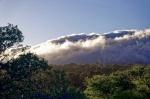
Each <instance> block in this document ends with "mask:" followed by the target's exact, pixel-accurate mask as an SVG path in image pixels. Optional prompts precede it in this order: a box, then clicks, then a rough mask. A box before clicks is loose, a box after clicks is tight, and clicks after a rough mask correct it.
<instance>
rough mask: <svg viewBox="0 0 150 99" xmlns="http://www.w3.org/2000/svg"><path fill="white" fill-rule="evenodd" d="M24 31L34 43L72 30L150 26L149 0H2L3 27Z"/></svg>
mask: <svg viewBox="0 0 150 99" xmlns="http://www.w3.org/2000/svg"><path fill="white" fill-rule="evenodd" d="M7 23H12V24H15V25H18V26H19V28H20V29H21V30H22V32H23V34H24V36H25V41H24V44H28V45H34V44H38V43H41V42H44V41H46V40H49V39H52V38H56V37H58V36H62V35H67V34H72V33H83V32H84V33H90V32H98V33H102V32H109V31H113V30H116V29H144V28H149V27H150V0H0V26H3V25H6V24H7Z"/></svg>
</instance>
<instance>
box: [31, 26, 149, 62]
mask: <svg viewBox="0 0 150 99" xmlns="http://www.w3.org/2000/svg"><path fill="white" fill-rule="evenodd" d="M29 51H30V52H33V53H36V54H37V55H39V56H41V57H44V58H45V59H46V60H48V62H49V63H50V64H66V63H79V64H81V63H95V62H100V63H103V64H150V29H145V30H116V31H113V32H109V33H91V34H85V33H81V34H72V35H68V36H62V37H59V38H57V39H52V40H48V41H46V42H44V43H41V44H38V45H36V46H32V47H31V48H30V49H29Z"/></svg>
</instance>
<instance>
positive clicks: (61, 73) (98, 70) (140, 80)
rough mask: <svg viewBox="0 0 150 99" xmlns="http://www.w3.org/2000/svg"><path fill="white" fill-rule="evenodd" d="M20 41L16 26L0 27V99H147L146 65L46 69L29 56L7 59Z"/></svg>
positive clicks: (44, 63) (39, 60)
mask: <svg viewBox="0 0 150 99" xmlns="http://www.w3.org/2000/svg"><path fill="white" fill-rule="evenodd" d="M22 41H23V35H22V32H21V31H20V30H19V29H18V27H17V26H13V25H11V24H9V25H8V26H4V27H0V59H1V60H0V99H120V98H123V99H150V67H149V66H148V65H102V64H100V63H95V64H80V65H79V64H78V65H77V64H73V63H72V64H66V65H59V66H58V65H48V63H47V61H45V60H44V59H43V58H40V57H38V56H36V55H34V54H32V53H24V54H22V55H20V56H18V57H17V58H15V57H14V58H13V57H12V58H11V59H7V58H8V57H9V56H7V55H5V51H6V50H7V49H9V48H10V47H12V46H13V47H14V46H17V45H18V44H19V43H20V42H22ZM4 60H5V61H4ZM6 60H7V61H6Z"/></svg>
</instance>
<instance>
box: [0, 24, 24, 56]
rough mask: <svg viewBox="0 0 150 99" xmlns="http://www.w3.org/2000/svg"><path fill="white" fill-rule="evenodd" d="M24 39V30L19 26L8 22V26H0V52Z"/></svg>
mask: <svg viewBox="0 0 150 99" xmlns="http://www.w3.org/2000/svg"><path fill="white" fill-rule="evenodd" d="M23 39H24V37H23V35H22V32H21V31H20V30H19V29H18V27H17V26H14V25H12V24H8V25H7V26H4V27H0V54H1V53H2V52H4V51H5V50H6V49H7V48H9V47H11V46H13V45H15V44H17V43H19V42H22V41H23Z"/></svg>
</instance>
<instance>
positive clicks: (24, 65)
mask: <svg viewBox="0 0 150 99" xmlns="http://www.w3.org/2000/svg"><path fill="white" fill-rule="evenodd" d="M7 64H8V73H9V74H10V75H11V78H12V79H23V78H26V77H28V76H29V75H31V73H32V72H34V71H36V70H38V69H44V68H46V67H48V63H47V61H45V60H44V59H43V58H39V57H38V56H36V55H34V54H32V53H27V54H23V55H20V56H19V57H18V58H16V59H13V60H11V61H10V62H9V63H7Z"/></svg>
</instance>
